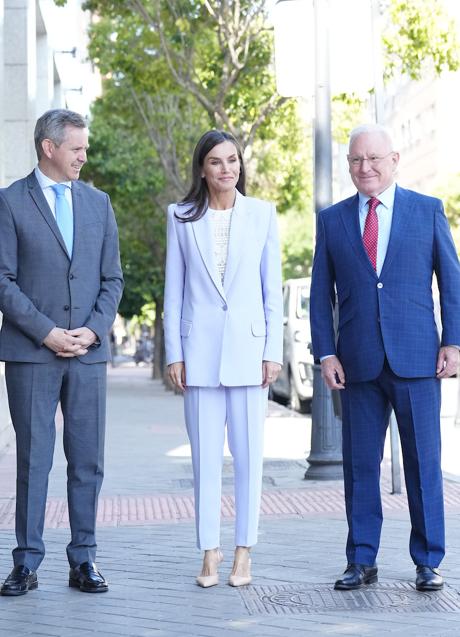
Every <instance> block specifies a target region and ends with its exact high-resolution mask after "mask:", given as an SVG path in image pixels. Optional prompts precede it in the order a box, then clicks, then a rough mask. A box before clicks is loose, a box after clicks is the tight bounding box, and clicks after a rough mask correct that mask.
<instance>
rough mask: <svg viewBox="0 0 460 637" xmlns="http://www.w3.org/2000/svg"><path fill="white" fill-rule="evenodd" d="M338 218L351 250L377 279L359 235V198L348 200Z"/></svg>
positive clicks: (356, 196)
mask: <svg viewBox="0 0 460 637" xmlns="http://www.w3.org/2000/svg"><path fill="white" fill-rule="evenodd" d="M340 216H341V218H342V223H343V226H344V228H345V232H346V234H347V236H348V239H349V241H350V243H351V245H352V246H353V250H354V251H355V252H356V256H357V257H358V259H359V261H360V262H361V263H362V264H363V265H364V267H365V268H367V269H368V270H369V271H370V272H372V274H373V276H374V277H377V274H376V272H375V270H374V268H373V267H372V264H371V262H370V261H369V257H368V256H367V253H366V250H365V248H364V244H363V238H362V235H361V228H360V225H359V196H358V194H356V195H355V196H354V197H352V198H351V199H348V200H347V201H346V202H345V204H344V205H343V206H342V207H341V209H340Z"/></svg>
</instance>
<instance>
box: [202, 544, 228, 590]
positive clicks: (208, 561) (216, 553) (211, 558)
mask: <svg viewBox="0 0 460 637" xmlns="http://www.w3.org/2000/svg"><path fill="white" fill-rule="evenodd" d="M223 559H224V556H223V553H222V551H221V550H220V549H211V550H208V551H205V552H204V557H203V568H202V569H201V575H198V576H197V578H196V583H197V584H198V586H201V588H209V587H210V586H216V584H218V583H219V573H218V572H217V568H218V566H219V564H220V563H221V562H222V560H223ZM206 572H208V573H209V575H204V574H203V573H206Z"/></svg>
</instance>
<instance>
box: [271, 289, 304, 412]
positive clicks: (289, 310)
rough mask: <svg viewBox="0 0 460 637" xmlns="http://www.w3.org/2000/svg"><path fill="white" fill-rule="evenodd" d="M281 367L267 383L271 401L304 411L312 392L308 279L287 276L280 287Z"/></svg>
mask: <svg viewBox="0 0 460 637" xmlns="http://www.w3.org/2000/svg"><path fill="white" fill-rule="evenodd" d="M283 304H284V319H283V320H284V336H283V341H284V352H283V369H282V370H281V373H280V375H279V376H278V378H277V380H276V381H275V382H274V383H273V384H272V385H271V392H270V393H271V397H272V399H273V400H276V401H278V402H281V403H284V404H287V405H289V406H290V407H291V409H295V410H297V411H300V412H303V413H305V412H307V411H309V410H310V408H311V399H312V395H313V356H312V354H311V352H310V349H309V345H310V341H311V336H310V317H309V305H310V279H309V278H301V279H288V280H287V281H286V282H285V283H284V286H283Z"/></svg>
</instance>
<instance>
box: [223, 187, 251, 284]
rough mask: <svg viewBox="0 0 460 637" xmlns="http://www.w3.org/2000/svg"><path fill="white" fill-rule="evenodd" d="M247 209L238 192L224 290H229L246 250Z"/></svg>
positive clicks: (242, 197) (243, 199) (233, 213)
mask: <svg viewBox="0 0 460 637" xmlns="http://www.w3.org/2000/svg"><path fill="white" fill-rule="evenodd" d="M247 229H248V228H247V209H246V199H245V197H244V196H243V195H242V194H241V193H239V192H238V191H236V198H235V205H234V207H233V212H232V220H231V223H230V236H229V241H228V257H227V266H226V268H225V276H224V289H225V290H229V289H230V286H231V284H232V281H233V277H234V276H235V274H236V271H237V269H238V264H239V262H240V259H241V256H242V254H243V250H244V243H245V241H244V240H245V237H246V233H247Z"/></svg>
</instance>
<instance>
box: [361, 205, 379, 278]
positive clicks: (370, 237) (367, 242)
mask: <svg viewBox="0 0 460 637" xmlns="http://www.w3.org/2000/svg"><path fill="white" fill-rule="evenodd" d="M367 203H368V204H369V212H368V213H367V217H366V223H365V224H364V232H363V243H364V247H365V248H366V252H367V256H368V257H369V260H370V262H371V263H372V267H373V268H374V270H377V241H378V238H379V219H378V217H377V212H376V210H377V206H378V205H379V203H380V201H379V200H378V199H377V198H376V197H371V198H370V199H369V201H368V202H367Z"/></svg>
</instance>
